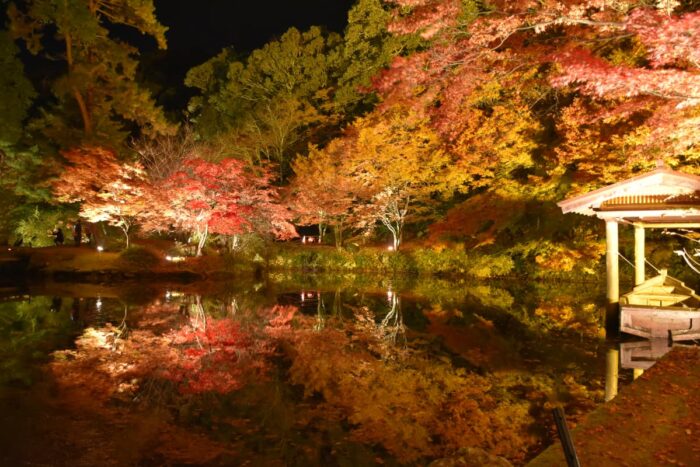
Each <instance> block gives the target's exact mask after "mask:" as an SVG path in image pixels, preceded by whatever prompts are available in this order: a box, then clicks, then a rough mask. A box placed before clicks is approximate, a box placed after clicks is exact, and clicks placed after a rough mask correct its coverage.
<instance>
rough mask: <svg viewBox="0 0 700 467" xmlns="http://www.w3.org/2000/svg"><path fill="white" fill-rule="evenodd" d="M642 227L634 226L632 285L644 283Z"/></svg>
mask: <svg viewBox="0 0 700 467" xmlns="http://www.w3.org/2000/svg"><path fill="white" fill-rule="evenodd" d="M644 262H645V256H644V227H643V226H641V225H639V224H634V285H639V284H641V283H642V282H644V278H645V276H644Z"/></svg>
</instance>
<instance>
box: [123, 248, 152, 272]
mask: <svg viewBox="0 0 700 467" xmlns="http://www.w3.org/2000/svg"><path fill="white" fill-rule="evenodd" d="M119 259H120V261H122V262H123V263H124V264H126V265H127V266H131V267H134V268H137V269H149V268H153V267H155V266H158V265H159V264H160V263H161V262H162V260H161V255H160V254H159V253H158V252H156V251H154V250H152V249H150V248H145V247H142V246H139V245H135V246H130V247H129V248H127V249H126V250H124V251H122V252H121V253H119Z"/></svg>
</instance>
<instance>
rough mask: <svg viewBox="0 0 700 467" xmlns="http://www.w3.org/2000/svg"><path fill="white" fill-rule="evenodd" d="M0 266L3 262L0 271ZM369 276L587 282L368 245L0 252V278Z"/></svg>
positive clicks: (502, 260) (497, 260)
mask: <svg viewBox="0 0 700 467" xmlns="http://www.w3.org/2000/svg"><path fill="white" fill-rule="evenodd" d="M2 265H6V266H7V267H5V268H4V269H3V268H2ZM264 271H267V272H275V273H277V272H283V273H304V274H307V273H312V274H318V273H332V274H372V275H377V274H379V275H383V276H386V277H390V276H391V277H397V276H401V277H424V278H427V277H435V278H445V279H506V278H507V279H517V280H522V279H528V280H548V281H551V280H562V281H567V282H568V281H577V282H580V281H584V282H595V276H591V275H589V274H583V275H582V274H581V273H580V272H555V271H547V270H540V269H536V270H530V269H528V268H523V267H522V266H518V267H516V265H515V262H514V260H513V259H512V258H511V257H510V256H508V255H504V254H500V255H488V254H477V253H473V252H465V251H458V250H449V249H443V250H435V249H430V248H415V249H412V250H406V251H401V252H389V251H385V250H383V249H379V248H375V247H366V248H362V249H359V250H357V251H354V250H353V251H350V250H344V249H337V248H333V247H325V246H315V247H306V246H304V247H300V246H298V245H272V246H270V247H269V248H266V249H264V251H263V255H262V256H261V255H260V254H257V253H256V254H250V252H248V253H246V252H241V253H237V254H235V255H219V254H212V255H205V256H202V257H175V258H174V257H172V256H168V255H167V254H166V253H165V252H164V251H161V250H157V249H154V248H151V247H142V246H136V247H132V248H130V249H128V250H124V251H121V252H112V251H102V252H98V251H96V250H95V249H93V248H88V247H71V246H61V247H45V248H19V249H11V251H2V252H0V279H2V278H3V277H4V278H22V277H25V278H27V279H32V280H35V279H49V280H56V281H61V282H68V281H73V282H90V283H105V282H115V281H125V280H127V281H128V280H142V279H145V280H172V281H181V282H192V281H197V280H211V279H214V280H227V279H230V278H231V277H234V276H236V275H239V274H240V273H242V272H245V273H248V274H258V275H261V274H262V273H263V272H264Z"/></svg>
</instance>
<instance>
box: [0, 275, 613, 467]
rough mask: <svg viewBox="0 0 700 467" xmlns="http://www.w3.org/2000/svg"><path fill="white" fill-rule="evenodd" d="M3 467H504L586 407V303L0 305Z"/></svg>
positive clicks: (316, 293)
mask: <svg viewBox="0 0 700 467" xmlns="http://www.w3.org/2000/svg"><path fill="white" fill-rule="evenodd" d="M0 291H2V294H1V296H2V297H4V298H3V299H2V301H0V464H2V465H245V464H250V465H300V466H301V465H305V466H306V465H425V464H428V463H430V462H431V461H433V460H435V459H440V458H446V457H450V456H453V457H454V456H463V457H470V458H472V459H474V460H475V461H476V460H477V459H479V460H478V462H477V463H484V462H487V460H488V459H491V461H493V459H494V458H493V457H489V456H499V457H502V458H505V459H508V460H509V461H510V462H512V463H513V464H516V465H519V464H523V463H525V462H526V461H527V460H528V459H530V458H532V457H533V456H534V455H536V454H537V453H538V452H539V451H541V450H542V449H543V448H544V447H546V446H547V445H548V444H550V443H551V442H552V441H553V436H554V431H553V430H554V428H553V423H552V421H551V417H550V409H551V407H553V406H554V405H556V404H563V405H564V406H565V408H566V411H567V416H568V418H569V420H570V422H571V423H575V421H576V420H578V419H580V417H581V416H583V415H584V414H586V413H588V412H589V411H591V410H593V409H594V408H595V407H596V406H597V405H598V404H600V403H601V402H602V399H603V390H604V377H605V353H606V350H607V349H608V348H609V347H610V346H611V345H612V344H610V343H606V342H605V340H604V339H602V338H601V337H600V336H601V335H602V330H601V325H602V320H601V319H600V318H601V317H600V310H601V308H602V307H601V298H602V297H601V295H602V294H601V290H600V287H599V286H598V285H597V284H556V285H555V286H551V285H546V284H533V285H529V286H523V285H521V284H515V283H488V284H483V283H481V284H473V283H468V282H460V281H452V280H438V279H423V280H417V279H414V280H411V281H398V280H393V281H392V280H388V279H386V278H369V277H358V276H342V277H340V276H332V277H330V276H318V277H315V276H301V277H294V276H286V275H275V276H270V277H264V278H245V279H239V280H235V281H228V282H220V283H211V282H210V283H203V284H186V285H183V284H143V283H138V284H122V285H107V284H102V285H94V284H92V285H90V284H65V283H64V284H45V285H41V286H26V285H25V286H23V287H21V288H18V287H15V286H10V285H7V286H6V287H4V288H0Z"/></svg>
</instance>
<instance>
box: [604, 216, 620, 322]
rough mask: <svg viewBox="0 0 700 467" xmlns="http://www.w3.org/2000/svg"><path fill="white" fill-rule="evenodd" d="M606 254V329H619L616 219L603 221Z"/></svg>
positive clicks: (618, 271)
mask: <svg viewBox="0 0 700 467" xmlns="http://www.w3.org/2000/svg"><path fill="white" fill-rule="evenodd" d="M605 243H606V255H605V265H606V273H607V299H608V305H607V310H606V311H607V313H606V317H605V318H606V319H605V322H606V323H605V324H606V326H605V327H606V329H607V330H608V331H609V332H613V333H614V332H616V331H618V330H619V325H618V321H619V302H620V260H619V256H618V251H619V241H618V225H617V221H616V220H612V219H608V220H606V221H605Z"/></svg>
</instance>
